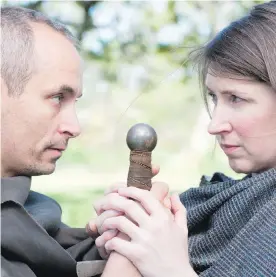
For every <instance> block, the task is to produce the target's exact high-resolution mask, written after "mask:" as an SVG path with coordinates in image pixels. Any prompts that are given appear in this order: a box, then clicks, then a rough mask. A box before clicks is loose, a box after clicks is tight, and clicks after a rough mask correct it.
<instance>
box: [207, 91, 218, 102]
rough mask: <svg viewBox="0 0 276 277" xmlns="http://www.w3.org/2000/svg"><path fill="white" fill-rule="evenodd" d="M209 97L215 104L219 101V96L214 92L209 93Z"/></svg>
mask: <svg viewBox="0 0 276 277" xmlns="http://www.w3.org/2000/svg"><path fill="white" fill-rule="evenodd" d="M208 95H209V98H211V101H212V102H213V104H216V103H217V101H218V99H217V96H216V95H215V94H214V93H212V92H208Z"/></svg>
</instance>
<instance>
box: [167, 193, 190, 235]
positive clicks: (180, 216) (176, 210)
mask: <svg viewBox="0 0 276 277" xmlns="http://www.w3.org/2000/svg"><path fill="white" fill-rule="evenodd" d="M171 203H172V213H173V214H174V219H175V222H176V224H177V225H178V226H179V227H181V228H183V229H185V230H186V229H187V213H186V209H185V207H184V205H183V204H182V203H181V201H180V199H179V195H178V194H177V193H174V194H173V195H172V196H171Z"/></svg>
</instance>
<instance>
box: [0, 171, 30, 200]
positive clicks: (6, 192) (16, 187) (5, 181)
mask: <svg viewBox="0 0 276 277" xmlns="http://www.w3.org/2000/svg"><path fill="white" fill-rule="evenodd" d="M30 188H31V177H27V176H16V177H9V178H1V204H2V203H4V202H7V201H14V202H17V203H19V204H21V205H24V203H25V201H26V199H27V197H28V195H29V192H30Z"/></svg>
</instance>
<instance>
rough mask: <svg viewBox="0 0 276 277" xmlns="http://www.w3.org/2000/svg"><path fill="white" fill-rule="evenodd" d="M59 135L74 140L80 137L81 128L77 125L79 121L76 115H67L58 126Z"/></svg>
mask: <svg viewBox="0 0 276 277" xmlns="http://www.w3.org/2000/svg"><path fill="white" fill-rule="evenodd" d="M59 131H60V133H65V134H68V135H69V137H71V138H75V137H77V136H79V135H80V133H81V127H80V124H79V120H78V117H77V114H76V113H75V112H74V114H71V115H70V116H69V115H68V114H67V116H65V117H64V118H63V120H62V122H61V124H60V128H59Z"/></svg>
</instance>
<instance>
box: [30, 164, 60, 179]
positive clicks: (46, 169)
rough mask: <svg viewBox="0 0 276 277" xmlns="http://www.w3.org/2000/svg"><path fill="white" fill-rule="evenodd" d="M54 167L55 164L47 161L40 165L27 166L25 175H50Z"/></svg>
mask: <svg viewBox="0 0 276 277" xmlns="http://www.w3.org/2000/svg"><path fill="white" fill-rule="evenodd" d="M55 169H56V164H55V163H49V164H47V165H40V166H35V167H32V168H29V169H28V170H27V175H29V176H41V175H50V174H52V173H53V172H54V171H55Z"/></svg>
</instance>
